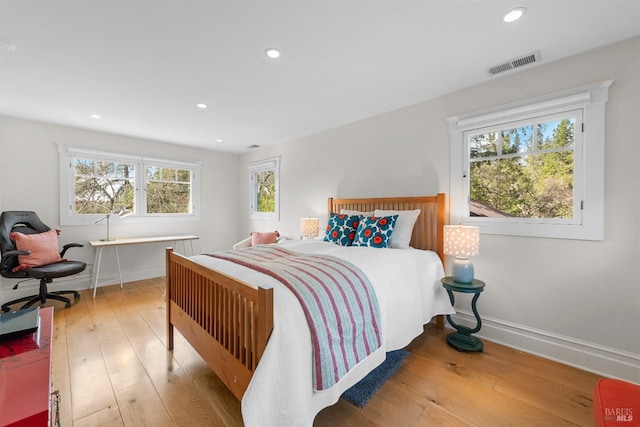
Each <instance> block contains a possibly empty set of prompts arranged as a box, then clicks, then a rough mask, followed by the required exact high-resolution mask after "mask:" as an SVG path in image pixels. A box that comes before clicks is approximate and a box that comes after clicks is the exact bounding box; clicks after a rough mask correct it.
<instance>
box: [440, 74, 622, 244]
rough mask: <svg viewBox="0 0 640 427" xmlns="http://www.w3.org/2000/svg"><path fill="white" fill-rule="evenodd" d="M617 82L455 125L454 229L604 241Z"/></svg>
mask: <svg viewBox="0 0 640 427" xmlns="http://www.w3.org/2000/svg"><path fill="white" fill-rule="evenodd" d="M611 83H612V82H611V81H607V82H604V83H601V84H598V85H594V86H589V87H584V88H579V89H575V90H571V91H567V92H563V93H560V94H554V95H550V96H546V97H542V98H536V99H533V100H528V101H523V102H520V103H517V104H512V105H509V106H505V107H502V108H497V109H492V110H488V111H482V112H478V113H473V114H469V115H465V116H461V117H453V118H450V119H449V123H450V130H451V216H452V222H459V223H464V224H470V225H477V226H479V227H480V230H481V231H482V232H483V233H494V234H508V235H522V236H537V237H556V238H569V239H586V240H602V239H603V238H604V103H605V102H606V101H607V97H608V88H609V86H610V84H611Z"/></svg>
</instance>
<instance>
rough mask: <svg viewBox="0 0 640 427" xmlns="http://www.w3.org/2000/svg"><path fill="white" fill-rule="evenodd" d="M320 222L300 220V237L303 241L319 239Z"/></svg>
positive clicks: (314, 219) (311, 219)
mask: <svg viewBox="0 0 640 427" xmlns="http://www.w3.org/2000/svg"><path fill="white" fill-rule="evenodd" d="M319 231H320V220H319V219H318V218H300V235H301V237H302V238H303V239H313V238H316V237H318V232H319Z"/></svg>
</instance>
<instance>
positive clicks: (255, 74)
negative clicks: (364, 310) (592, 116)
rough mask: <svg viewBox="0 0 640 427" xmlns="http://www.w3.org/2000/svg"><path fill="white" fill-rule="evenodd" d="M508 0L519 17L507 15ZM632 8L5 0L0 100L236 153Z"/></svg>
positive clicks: (432, 91) (387, 0) (382, 1)
mask: <svg viewBox="0 0 640 427" xmlns="http://www.w3.org/2000/svg"><path fill="white" fill-rule="evenodd" d="M516 6H524V7H526V9H527V11H526V14H525V15H524V17H523V18H522V19H520V20H519V21H517V22H515V23H511V24H505V23H503V22H502V21H501V16H502V14H503V13H504V12H506V11H507V10H508V9H510V8H512V7H516ZM638 22H640V0H522V1H519V0H420V1H418V0H414V1H408V0H291V1H290V0H229V1H219V0H56V1H51V0H0V39H3V40H5V41H8V42H10V43H11V44H13V45H14V46H15V49H14V50H12V49H11V48H8V47H7V45H6V43H5V44H3V43H2V42H1V41H0V114H1V115H6V116H12V117H20V118H27V119H33V120H39V121H44V122H50V123H56V124H62V125H68V126H74V127H79V128H86V129H94V130H99V131H105V132H111V133H116V134H122V135H129V136H135V137H141V138H147V139H153V140H159V141H166V142H171V143H176V144H184V145H191V146H196V147H201V148H206V149H211V150H217V151H225V152H232V153H242V152H246V151H248V150H249V148H248V147H249V146H251V145H254V144H255V145H259V146H268V145H274V144H280V143H282V142H286V141H290V140H294V139H296V138H299V137H302V136H305V135H309V134H312V133H316V132H320V131H323V130H326V129H331V128H335V127H338V126H341V125H344V124H347V123H351V122H354V121H357V120H360V119H363V118H366V117H371V116H374V115H377V114H381V113H385V112H387V111H391V110H395V109H398V108H401V107H404V106H407V105H411V104H415V103H418V102H421V101H424V100H427V99H431V98H434V97H437V96H439V95H443V94H445V93H449V92H452V91H455V90H458V89H461V88H463V87H467V86H471V85H475V84H478V83H482V82H484V81H487V80H490V79H496V78H500V77H499V76H501V75H505V74H507V73H511V72H517V71H508V72H507V73H504V74H499V75H497V76H490V75H489V73H488V72H487V68H488V67H490V66H492V65H495V64H498V63H501V62H503V61H506V60H509V59H511V58H513V57H517V56H520V55H525V54H529V53H531V52H533V51H536V50H539V51H540V53H541V59H542V60H541V62H540V64H545V63H549V62H552V61H556V60H558V59H560V58H563V57H567V56H570V55H574V54H577V53H580V52H584V51H587V50H591V49H594V48H597V47H600V46H604V45H607V44H611V43H614V42H616V41H620V40H624V39H628V38H631V37H634V36H637V35H640V24H639V23H638ZM270 47H274V48H277V49H279V50H280V51H281V53H282V54H281V56H280V58H278V59H276V60H274V59H270V58H268V57H267V56H266V55H265V49H267V48H270ZM530 66H537V64H533V65H530ZM196 103H205V104H207V106H208V108H206V109H200V108H197V107H196ZM92 114H96V115H99V116H100V118H92V117H91V115H92Z"/></svg>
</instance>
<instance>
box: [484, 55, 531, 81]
mask: <svg viewBox="0 0 640 427" xmlns="http://www.w3.org/2000/svg"><path fill="white" fill-rule="evenodd" d="M540 61H541V57H540V51H539V50H536V51H535V52H531V53H529V54H527V55H522V56H518V57H517V58H513V59H510V60H508V61H505V62H502V63H500V64H496V65H493V66H491V67H489V68H487V71H488V72H489V74H491V75H492V76H495V75H496V74H499V73H504V72H505V71H509V70H515V69H516V68H520V67H524V66H525V65H529V64H533V63H535V62H540Z"/></svg>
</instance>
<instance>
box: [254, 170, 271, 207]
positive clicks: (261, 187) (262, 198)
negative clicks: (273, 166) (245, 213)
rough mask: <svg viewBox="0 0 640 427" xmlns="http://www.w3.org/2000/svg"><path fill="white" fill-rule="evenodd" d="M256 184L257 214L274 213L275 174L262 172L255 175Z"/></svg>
mask: <svg viewBox="0 0 640 427" xmlns="http://www.w3.org/2000/svg"><path fill="white" fill-rule="evenodd" d="M255 176H256V180H257V182H256V184H257V188H256V189H257V194H256V197H257V200H256V202H257V209H256V210H257V212H275V210H276V184H275V172H274V171H272V170H270V171H264V172H258V173H256V174H255Z"/></svg>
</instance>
